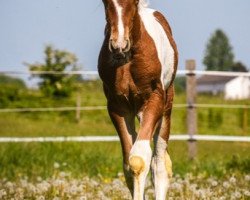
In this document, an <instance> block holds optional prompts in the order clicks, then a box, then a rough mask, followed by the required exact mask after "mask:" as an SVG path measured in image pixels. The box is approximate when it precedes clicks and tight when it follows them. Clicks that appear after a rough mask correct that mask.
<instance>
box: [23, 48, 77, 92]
mask: <svg viewBox="0 0 250 200" xmlns="http://www.w3.org/2000/svg"><path fill="white" fill-rule="evenodd" d="M44 53H45V63H43V64H40V63H36V64H27V65H28V67H29V69H30V70H31V71H48V72H49V71H53V72H54V71H55V72H65V71H75V70H78V69H79V67H78V64H77V58H76V56H75V55H74V54H73V53H70V52H68V51H61V50H57V49H54V48H53V47H52V46H50V45H49V46H47V47H46V48H45V51H44ZM33 76H34V77H39V78H40V79H41V81H40V82H39V88H40V90H41V91H42V92H43V93H44V94H45V95H46V96H49V97H68V96H70V95H71V93H72V92H73V90H74V89H75V84H74V81H75V80H76V79H79V75H69V74H34V75H33Z"/></svg>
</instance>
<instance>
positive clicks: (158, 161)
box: [151, 136, 172, 200]
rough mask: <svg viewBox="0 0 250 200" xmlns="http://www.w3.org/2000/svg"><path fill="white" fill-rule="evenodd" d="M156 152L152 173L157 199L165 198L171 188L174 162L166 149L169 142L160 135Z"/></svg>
mask: <svg viewBox="0 0 250 200" xmlns="http://www.w3.org/2000/svg"><path fill="white" fill-rule="evenodd" d="M155 148H156V149H155V154H154V156H153V159H152V163H151V167H152V175H153V181H154V187H155V197H156V200H165V199H166V195H167V190H168V188H169V178H170V177H171V176H172V163H171V160H170V157H169V155H168V153H167V151H166V149H167V143H166V141H165V140H163V139H162V138H161V137H160V136H158V139H157V142H156V147H155Z"/></svg>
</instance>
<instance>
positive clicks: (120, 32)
mask: <svg viewBox="0 0 250 200" xmlns="http://www.w3.org/2000/svg"><path fill="white" fill-rule="evenodd" d="M113 3H114V5H115V9H116V12H117V15H118V41H117V44H118V46H119V47H122V46H123V42H124V24H123V21H122V7H121V6H120V5H119V4H118V2H117V0H113Z"/></svg>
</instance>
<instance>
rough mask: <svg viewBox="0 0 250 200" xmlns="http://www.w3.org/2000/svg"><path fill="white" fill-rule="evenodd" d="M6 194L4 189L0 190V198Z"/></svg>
mask: <svg viewBox="0 0 250 200" xmlns="http://www.w3.org/2000/svg"><path fill="white" fill-rule="evenodd" d="M6 195H7V192H6V191H5V190H4V189H2V190H0V199H3V197H4V196H6Z"/></svg>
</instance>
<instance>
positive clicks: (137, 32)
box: [131, 12, 145, 43]
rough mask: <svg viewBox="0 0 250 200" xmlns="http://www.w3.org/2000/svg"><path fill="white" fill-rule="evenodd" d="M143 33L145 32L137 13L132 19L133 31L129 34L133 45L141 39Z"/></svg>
mask: <svg viewBox="0 0 250 200" xmlns="http://www.w3.org/2000/svg"><path fill="white" fill-rule="evenodd" d="M143 31H145V30H144V27H143V23H142V19H141V17H140V15H139V13H138V12H137V13H136V14H135V17H134V24H133V29H132V32H131V33H132V35H131V36H132V40H133V43H137V42H138V41H139V40H140V39H142V38H141V36H142V32H143Z"/></svg>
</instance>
